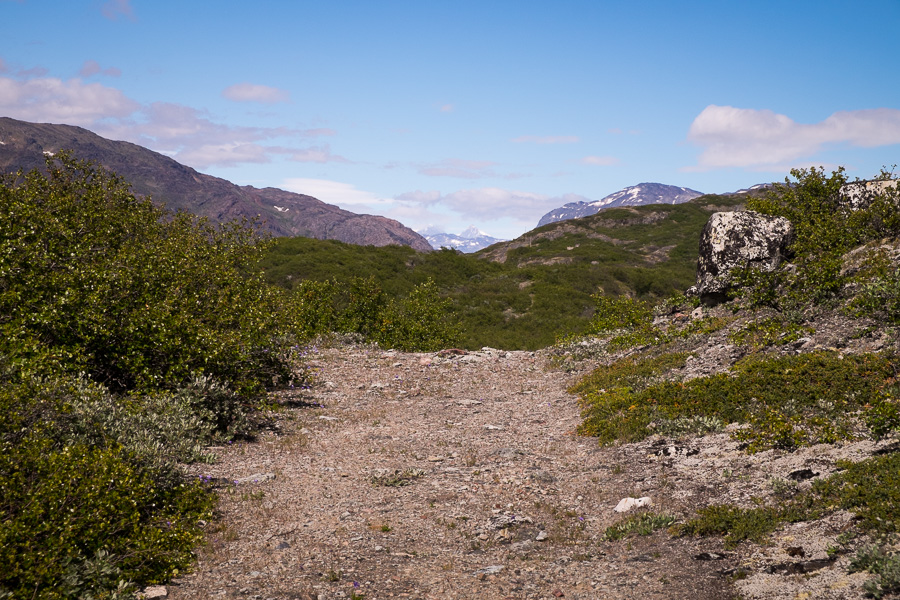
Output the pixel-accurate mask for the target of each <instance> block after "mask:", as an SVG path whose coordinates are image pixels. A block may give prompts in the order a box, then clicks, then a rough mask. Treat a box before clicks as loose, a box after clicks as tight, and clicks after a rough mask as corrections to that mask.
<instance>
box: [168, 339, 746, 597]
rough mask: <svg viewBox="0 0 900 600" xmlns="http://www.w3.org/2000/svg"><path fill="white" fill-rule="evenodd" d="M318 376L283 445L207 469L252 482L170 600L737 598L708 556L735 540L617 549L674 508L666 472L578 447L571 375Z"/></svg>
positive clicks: (652, 540) (377, 359) (538, 362)
mask: <svg viewBox="0 0 900 600" xmlns="http://www.w3.org/2000/svg"><path fill="white" fill-rule="evenodd" d="M445 354H446V353H445ZM312 363H313V365H314V367H315V368H316V370H317V371H318V375H317V384H316V385H315V387H314V389H313V390H311V391H306V392H303V393H302V395H300V394H298V395H295V396H287V397H285V399H284V402H285V404H286V405H288V406H290V408H289V409H288V410H286V411H285V412H284V413H282V420H281V431H280V433H279V434H278V435H275V434H272V435H265V436H262V437H261V439H260V440H259V441H258V442H256V443H252V444H241V445H238V446H235V447H230V448H228V449H227V450H225V449H223V450H222V451H221V459H220V460H219V461H218V462H217V463H216V464H214V465H199V466H194V470H195V472H196V474H203V475H206V476H211V477H223V478H227V479H229V480H232V481H234V480H238V481H240V484H238V485H234V486H228V487H226V488H223V491H222V496H223V501H222V503H221V510H222V512H223V518H222V520H221V521H220V522H219V523H216V524H213V525H212V528H213V531H211V533H210V543H209V545H208V547H207V548H205V549H204V550H203V551H202V553H201V557H200V563H199V565H198V567H197V570H196V572H195V573H193V574H190V575H187V576H185V577H182V578H181V579H180V580H177V581H176V582H174V584H173V585H170V586H169V588H168V597H169V598H175V599H181V598H255V599H262V600H265V599H269V598H276V599H279V600H280V599H302V600H308V599H332V598H361V597H365V598H366V599H370V600H375V599H379V598H421V599H431V598H434V599H438V598H441V599H443V598H488V599H490V598H510V599H513V598H514V599H525V598H570V599H577V598H581V599H593V598H686V597H690V598H692V599H696V600H701V599H704V598H730V597H732V596H733V591H732V590H731V589H730V587H729V585H730V578H729V577H727V576H723V575H722V574H721V572H722V571H723V570H726V569H727V567H728V566H733V565H732V564H731V563H729V561H728V560H727V559H725V560H712V561H703V560H696V559H694V558H693V557H694V556H696V555H698V554H699V553H702V552H720V551H721V542H717V541H715V540H694V539H689V538H688V539H686V538H673V537H671V536H670V535H668V534H667V533H665V532H658V533H656V534H654V535H651V536H646V537H632V538H628V539H626V540H621V541H618V542H606V541H603V540H602V536H603V533H604V531H605V529H606V527H608V526H609V525H611V524H613V523H615V522H617V521H620V520H621V519H622V518H623V517H622V516H621V515H619V514H617V513H615V512H614V511H613V510H612V509H613V508H614V507H615V506H616V504H617V503H618V501H619V500H620V499H621V498H623V497H625V496H646V495H649V496H653V497H655V498H660V499H661V497H662V496H663V495H664V494H662V493H661V490H662V489H664V488H665V487H666V486H667V485H668V484H667V482H666V480H665V473H663V472H661V471H660V469H662V467H659V466H652V463H647V464H644V463H643V462H641V460H642V459H641V457H646V453H645V452H643V453H641V454H640V455H638V454H633V455H629V454H628V452H627V451H626V449H625V448H624V447H620V448H613V449H601V448H598V447H597V445H596V443H595V442H594V440H592V439H590V438H581V437H578V436H576V435H574V433H573V430H574V429H575V427H576V426H577V424H578V422H579V418H578V416H579V410H578V407H577V403H576V399H575V398H573V397H572V396H570V395H568V394H567V393H566V392H565V387H566V385H567V383H569V382H570V381H571V377H572V376H571V375H567V374H566V373H563V372H560V371H554V370H552V369H550V368H548V366H547V364H546V361H545V359H544V358H542V357H541V356H535V355H534V354H533V353H528V352H502V351H494V350H488V349H485V350H484V351H482V352H475V353H465V354H449V355H445V356H441V355H432V354H407V353H396V352H382V351H380V350H368V351H367V350H365V349H361V348H356V347H354V348H343V349H326V350H322V351H321V352H320V353H319V354H318V355H315V356H314V357H313V359H312ZM635 452H637V451H635ZM645 462H646V461H645ZM648 465H649V466H648ZM670 495H671V494H670ZM663 503H664V501H663ZM659 508H665V507H664V506H659ZM671 508H672V509H674V510H678V507H677V506H675V505H673V506H672V507H671ZM683 508H684V507H682V509H683Z"/></svg>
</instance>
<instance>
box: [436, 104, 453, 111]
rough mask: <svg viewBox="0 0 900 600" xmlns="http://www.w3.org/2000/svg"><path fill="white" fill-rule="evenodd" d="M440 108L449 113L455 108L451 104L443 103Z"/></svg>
mask: <svg viewBox="0 0 900 600" xmlns="http://www.w3.org/2000/svg"><path fill="white" fill-rule="evenodd" d="M440 110H441V112H445V113H449V112H453V111H454V110H456V107H455V106H453V105H452V104H444V105H443V106H441V108H440Z"/></svg>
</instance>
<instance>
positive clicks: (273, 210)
mask: <svg viewBox="0 0 900 600" xmlns="http://www.w3.org/2000/svg"><path fill="white" fill-rule="evenodd" d="M64 149H65V150H71V151H72V152H73V153H74V155H75V157H77V158H80V159H88V160H92V161H96V162H98V163H100V164H101V165H103V166H104V167H106V168H108V169H110V170H112V171H114V172H115V173H117V174H118V175H119V176H121V177H122V178H123V179H125V181H128V182H129V183H130V184H131V186H132V190H133V191H134V193H135V194H137V195H140V196H150V197H152V199H153V200H154V201H155V202H157V203H160V204H165V205H166V207H167V208H169V209H171V210H184V211H187V212H191V213H194V214H197V215H200V216H203V217H207V218H209V219H210V220H211V221H213V222H217V223H221V222H224V221H230V220H233V219H240V218H241V217H246V218H249V219H252V218H255V217H256V216H257V215H258V216H259V217H260V218H261V220H262V230H263V231H264V232H268V233H271V234H272V235H275V236H303V237H311V238H317V239H331V240H339V241H342V242H347V243H350V244H359V245H372V246H386V245H389V244H400V245H404V246H410V247H412V248H414V249H415V250H419V251H422V252H428V251H431V249H432V248H431V245H430V244H429V243H428V242H427V241H426V240H425V238H423V237H422V236H420V235H419V234H418V233H416V232H415V231H413V230H412V229H409V228H408V227H405V226H404V225H402V224H401V223H399V222H397V221H394V220H393V219H388V218H386V217H379V216H374V215H358V214H356V213H352V212H350V211H347V210H343V209H340V208H338V207H337V206H333V205H331V204H326V203H324V202H322V201H321V200H317V199H316V198H313V197H312V196H307V195H305V194H295V193H293V192H287V191H285V190H280V189H277V188H262V189H260V188H255V187H253V186H249V185H247V186H238V185H235V184H233V183H231V182H230V181H227V180H225V179H221V178H219V177H213V176H211V175H204V174H203V173H199V172H197V171H195V170H194V169H192V168H190V167H187V166H185V165H182V164H180V163H178V162H176V161H174V160H173V159H171V158H169V157H167V156H164V155H162V154H159V153H158V152H153V151H152V150H148V149H147V148H144V147H142V146H138V145H137V144H132V143H129V142H119V141H113V140H108V139H106V138H103V137H100V136H99V135H97V134H95V133H92V132H90V131H88V130H87V129H82V128H81V127H74V126H71V125H54V124H49V123H28V122H25V121H17V120H15V119H10V118H7V117H0V172H14V171H15V170H16V169H19V168H22V169H25V170H26V171H28V170H31V169H35V168H38V169H43V168H44V166H45V165H44V157H45V156H46V155H53V154H55V153H57V152H59V151H60V150H64Z"/></svg>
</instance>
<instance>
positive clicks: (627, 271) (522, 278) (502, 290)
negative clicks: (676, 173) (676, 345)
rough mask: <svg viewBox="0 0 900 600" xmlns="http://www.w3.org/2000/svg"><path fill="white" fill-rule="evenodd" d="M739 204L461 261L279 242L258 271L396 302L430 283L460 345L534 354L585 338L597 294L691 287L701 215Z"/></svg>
mask: <svg viewBox="0 0 900 600" xmlns="http://www.w3.org/2000/svg"><path fill="white" fill-rule="evenodd" d="M745 201H746V197H745V196H703V197H700V198H697V199H695V200H692V201H690V202H687V203H685V204H679V205H652V206H640V207H633V208H616V209H608V210H604V211H601V212H600V213H598V214H597V215H594V216H591V217H586V218H583V219H575V220H570V221H564V222H560V223H553V224H550V225H546V226H544V227H540V228H538V229H535V230H534V231H531V232H529V233H527V234H525V235H523V236H522V237H520V238H518V239H516V240H513V241H511V242H503V243H500V244H495V245H493V246H491V247H489V248H486V249H484V250H481V251H480V252H477V253H475V254H465V255H464V254H460V253H457V252H455V251H452V250H441V251H437V252H431V253H417V252H414V251H412V250H411V249H409V248H406V247H400V246H389V247H384V248H375V247H362V246H351V245H348V244H341V243H339V242H333V241H321V240H311V239H307V238H279V239H276V240H275V243H274V245H273V246H272V248H271V250H269V251H268V253H267V254H266V256H265V257H264V258H263V259H262V261H261V262H260V265H261V266H262V268H263V269H264V270H265V277H266V279H267V280H268V281H269V282H271V283H274V284H276V285H279V286H282V287H284V288H286V289H294V288H297V287H298V286H300V285H302V282H304V281H319V282H324V281H333V280H337V281H349V280H351V279H353V278H371V279H372V280H373V281H374V283H375V285H376V286H378V287H380V288H381V289H382V290H383V291H384V292H386V293H387V294H389V295H399V296H402V295H405V294H407V293H409V292H410V291H411V290H412V289H413V288H414V287H415V286H417V285H421V284H423V283H424V282H426V281H428V280H431V281H433V282H434V285H435V287H436V289H437V290H438V291H439V293H440V295H441V296H443V297H444V298H446V299H447V300H448V301H449V305H448V310H449V311H450V312H451V313H452V315H453V316H454V317H455V318H456V319H458V320H459V322H460V325H461V327H462V337H461V344H462V345H463V346H464V347H466V348H481V347H483V346H490V347H494V348H504V349H510V350H513V349H528V350H534V349H538V348H543V347H546V346H548V345H550V344H553V343H554V342H555V341H556V339H557V338H558V337H559V336H565V335H569V334H571V333H576V334H577V333H583V332H585V331H586V330H587V327H588V323H589V320H590V316H591V315H592V313H593V310H594V299H593V298H592V296H593V295H595V294H603V295H612V296H619V295H624V296H635V297H637V298H641V299H648V300H659V299H662V298H666V297H668V296H670V295H672V294H674V293H677V292H680V291H683V290H684V289H686V288H687V287H689V286H690V285H692V284H693V282H694V278H695V275H696V266H697V251H698V244H699V239H700V231H701V230H702V229H703V226H704V225H705V224H706V221H707V220H708V219H709V215H710V214H711V213H712V212H715V211H717V210H729V209H733V208H734V207H736V206H739V205H740V204H741V203H742V202H745Z"/></svg>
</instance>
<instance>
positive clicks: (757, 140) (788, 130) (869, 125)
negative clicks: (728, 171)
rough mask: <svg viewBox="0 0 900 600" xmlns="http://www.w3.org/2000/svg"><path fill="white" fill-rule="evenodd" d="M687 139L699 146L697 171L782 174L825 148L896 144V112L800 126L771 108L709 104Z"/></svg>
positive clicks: (899, 129)
mask: <svg viewBox="0 0 900 600" xmlns="http://www.w3.org/2000/svg"><path fill="white" fill-rule="evenodd" d="M688 140H690V141H691V142H693V143H695V144H697V145H699V146H701V147H703V151H702V152H701V154H700V157H699V159H698V161H697V163H698V164H697V167H695V168H694V169H695V170H706V169H715V168H724V167H745V168H770V167H771V168H777V169H778V170H781V169H782V168H783V165H785V164H793V163H796V162H798V161H800V160H802V159H809V158H810V157H812V156H813V155H815V154H816V153H818V152H820V151H822V150H823V149H825V148H826V147H827V146H829V145H838V144H848V145H851V146H857V147H863V148H874V147H878V146H889V145H894V144H900V110H897V109H892V108H875V109H867V110H857V111H840V112H836V113H834V114H832V115H831V116H830V117H828V118H827V119H825V120H824V121H821V122H820V123H813V124H802V123H797V122H795V121H794V120H793V119H791V118H790V117H788V116H786V115H781V114H777V113H775V112H773V111H771V110H756V109H749V108H735V107H732V106H716V105H710V106H707V107H706V108H705V109H703V112H701V113H700V114H699V115H698V116H697V118H695V119H694V122H693V123H691V127H690V130H689V131H688Z"/></svg>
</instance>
